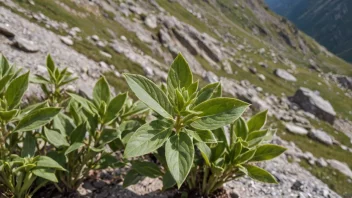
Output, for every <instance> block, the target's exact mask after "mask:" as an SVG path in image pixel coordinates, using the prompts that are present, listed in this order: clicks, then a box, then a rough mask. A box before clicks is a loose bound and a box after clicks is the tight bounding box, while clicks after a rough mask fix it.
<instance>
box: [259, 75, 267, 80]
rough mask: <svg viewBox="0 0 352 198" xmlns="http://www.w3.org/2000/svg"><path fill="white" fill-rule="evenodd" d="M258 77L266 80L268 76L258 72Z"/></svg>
mask: <svg viewBox="0 0 352 198" xmlns="http://www.w3.org/2000/svg"><path fill="white" fill-rule="evenodd" d="M258 78H259V79H260V80H261V81H265V79H266V77H265V76H264V75H263V74H258Z"/></svg>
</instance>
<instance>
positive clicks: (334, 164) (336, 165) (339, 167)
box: [327, 159, 352, 178]
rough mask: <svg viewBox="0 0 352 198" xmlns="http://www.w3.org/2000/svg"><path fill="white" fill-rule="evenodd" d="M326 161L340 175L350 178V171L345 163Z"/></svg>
mask: <svg viewBox="0 0 352 198" xmlns="http://www.w3.org/2000/svg"><path fill="white" fill-rule="evenodd" d="M327 161H328V163H329V165H330V166H331V167H332V168H334V169H336V170H338V171H340V172H341V173H342V174H344V175H346V176H347V177H350V178H352V171H351V169H350V168H349V167H348V165H347V164H346V163H343V162H340V161H337V160H333V159H331V160H327Z"/></svg>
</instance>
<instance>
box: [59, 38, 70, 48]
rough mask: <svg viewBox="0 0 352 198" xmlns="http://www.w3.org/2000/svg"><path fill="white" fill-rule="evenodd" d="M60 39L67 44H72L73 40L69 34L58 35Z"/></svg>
mask: <svg viewBox="0 0 352 198" xmlns="http://www.w3.org/2000/svg"><path fill="white" fill-rule="evenodd" d="M60 40H61V41H62V42H63V43H65V44H66V45H68V46H71V45H73V41H72V39H71V38H70V37H69V36H60Z"/></svg>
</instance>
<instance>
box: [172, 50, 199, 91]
mask: <svg viewBox="0 0 352 198" xmlns="http://www.w3.org/2000/svg"><path fill="white" fill-rule="evenodd" d="M192 82H193V75H192V71H191V69H190V67H189V66H188V63H187V61H186V60H185V59H184V57H183V56H182V54H178V55H177V57H176V58H175V60H174V62H173V63H172V65H171V68H170V70H169V73H168V76H167V86H168V90H169V91H173V90H175V89H177V88H183V87H185V88H188V87H189V86H190V85H191V84H192Z"/></svg>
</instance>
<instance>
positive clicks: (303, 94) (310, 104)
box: [292, 87, 336, 124]
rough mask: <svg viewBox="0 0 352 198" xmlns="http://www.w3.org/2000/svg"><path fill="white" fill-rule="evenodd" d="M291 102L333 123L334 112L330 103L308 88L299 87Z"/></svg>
mask: <svg viewBox="0 0 352 198" xmlns="http://www.w3.org/2000/svg"><path fill="white" fill-rule="evenodd" d="M292 102H294V103H296V104H298V105H299V106H300V107H301V108H302V109H303V110H305V111H307V112H309V113H312V114H314V115H315V116H317V117H318V118H320V119H322V120H325V121H327V122H329V123H331V124H333V123H334V120H335V116H336V113H335V111H334V109H333V107H332V106H331V104H330V103H329V102H328V101H326V100H324V99H323V98H322V97H320V96H319V95H317V94H316V93H314V92H313V91H311V90H310V89H307V88H304V87H301V88H299V89H298V90H297V91H296V93H295V95H294V96H293V97H292Z"/></svg>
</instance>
